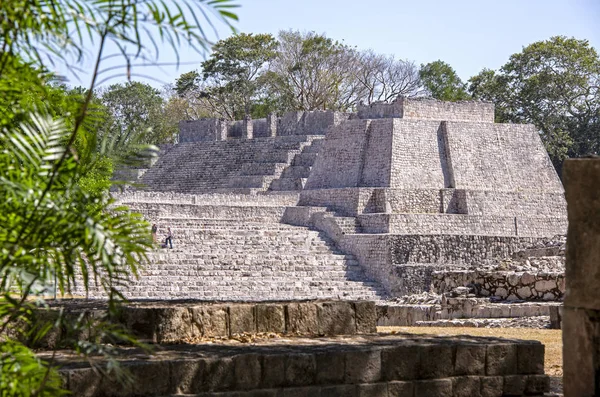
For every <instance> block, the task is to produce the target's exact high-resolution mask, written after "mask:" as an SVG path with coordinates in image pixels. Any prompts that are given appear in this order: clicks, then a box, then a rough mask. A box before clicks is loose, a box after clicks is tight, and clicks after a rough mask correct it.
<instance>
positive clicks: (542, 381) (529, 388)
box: [525, 375, 550, 395]
mask: <svg viewBox="0 0 600 397" xmlns="http://www.w3.org/2000/svg"><path fill="white" fill-rule="evenodd" d="M548 391H550V378H549V377H548V376H547V375H529V376H528V377H527V379H526V380H525V394H536V395H537V394H539V395H542V394H544V393H546V392H548Z"/></svg>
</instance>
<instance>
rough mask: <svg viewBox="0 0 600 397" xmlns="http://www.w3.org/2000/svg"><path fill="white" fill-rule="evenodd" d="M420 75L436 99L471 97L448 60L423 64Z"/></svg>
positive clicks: (463, 98)
mask: <svg viewBox="0 0 600 397" xmlns="http://www.w3.org/2000/svg"><path fill="white" fill-rule="evenodd" d="M419 76H420V77H421V83H422V84H423V86H424V87H425V89H426V90H427V91H428V92H429V94H430V95H431V96H432V97H433V98H435V99H439V100H441V101H452V102H454V101H462V100H467V99H470V96H469V94H468V93H467V91H466V84H465V83H463V82H462V80H461V79H460V77H458V75H457V74H456V71H455V70H454V69H453V68H452V67H451V66H450V65H448V64H447V63H446V62H443V61H440V60H438V61H435V62H430V63H428V64H427V65H421V70H420V71H419Z"/></svg>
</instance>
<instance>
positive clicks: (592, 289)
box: [563, 159, 600, 395]
mask: <svg viewBox="0 0 600 397" xmlns="http://www.w3.org/2000/svg"><path fill="white" fill-rule="evenodd" d="M563 178H564V183H565V196H566V199H567V203H568V206H567V212H568V218H569V232H568V238H567V250H566V255H567V266H566V270H565V280H566V290H567V292H566V295H565V308H566V307H577V308H586V309H592V310H600V288H598V286H599V285H600V266H598V263H600V211H599V210H598V209H599V208H600V191H599V190H598V189H597V188H596V187H597V186H600V161H599V160H598V159H570V160H567V161H565V163H564V168H563ZM563 335H564V340H565V342H566V341H567V339H568V338H571V339H575V338H576V337H575V336H574V335H572V336H569V335H568V334H567V333H565V332H564V331H563ZM565 351H567V350H566V349H565ZM586 354H587V353H586ZM565 364H566V362H565ZM565 369H566V365H565ZM565 375H566V374H565ZM566 393H567V382H565V394H566ZM573 395H586V394H577V393H575V394H573Z"/></svg>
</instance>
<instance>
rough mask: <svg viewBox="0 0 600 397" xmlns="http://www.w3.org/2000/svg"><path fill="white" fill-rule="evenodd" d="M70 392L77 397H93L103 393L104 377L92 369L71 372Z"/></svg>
mask: <svg viewBox="0 0 600 397" xmlns="http://www.w3.org/2000/svg"><path fill="white" fill-rule="evenodd" d="M68 378H69V390H70V391H71V392H72V393H73V395H75V396H82V397H93V396H96V395H98V394H100V393H101V390H102V388H101V383H102V376H101V375H100V374H99V373H97V372H96V371H94V370H93V369H91V368H83V369H78V370H74V371H71V372H69V377H68Z"/></svg>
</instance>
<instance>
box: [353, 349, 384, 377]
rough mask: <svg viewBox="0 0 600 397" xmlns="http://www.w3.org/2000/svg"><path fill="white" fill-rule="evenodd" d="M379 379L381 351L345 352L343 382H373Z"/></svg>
mask: <svg viewBox="0 0 600 397" xmlns="http://www.w3.org/2000/svg"><path fill="white" fill-rule="evenodd" d="M380 379H381V351H380V350H364V351H354V352H348V353H346V369H345V375H344V381H345V383H373V382H377V381H379V380H380Z"/></svg>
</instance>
